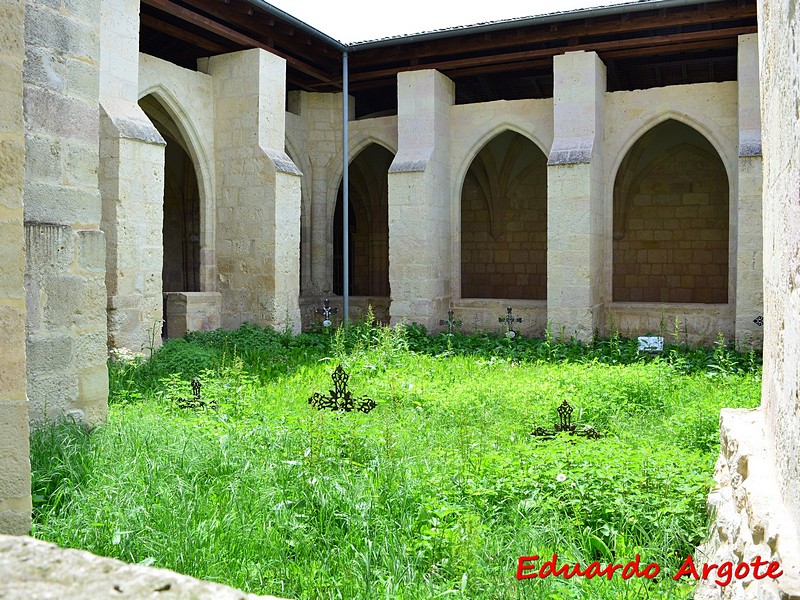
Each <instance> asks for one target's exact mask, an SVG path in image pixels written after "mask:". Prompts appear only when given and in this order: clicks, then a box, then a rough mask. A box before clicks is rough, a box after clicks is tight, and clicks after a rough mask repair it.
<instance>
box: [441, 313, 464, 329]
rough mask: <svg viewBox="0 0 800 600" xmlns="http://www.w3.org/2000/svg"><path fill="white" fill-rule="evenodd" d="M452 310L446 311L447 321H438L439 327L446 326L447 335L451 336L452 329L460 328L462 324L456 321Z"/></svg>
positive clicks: (458, 320)
mask: <svg viewBox="0 0 800 600" xmlns="http://www.w3.org/2000/svg"><path fill="white" fill-rule="evenodd" d="M454 314H455V313H453V311H452V310H448V311H447V319H439V325H447V335H453V327H456V328H458V327H461V325H463V323H462V322H461V320H460V319H456V318H455V316H454Z"/></svg>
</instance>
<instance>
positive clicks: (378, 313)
mask: <svg viewBox="0 0 800 600" xmlns="http://www.w3.org/2000/svg"><path fill="white" fill-rule="evenodd" d="M328 299H329V300H330V303H331V308H334V307H335V308H336V309H337V312H336V313H335V314H334V315H332V317H331V321H332V322H333V326H334V327H336V326H338V325H339V324H340V323H341V322H342V302H343V300H342V297H341V296H330V297H329V298H328ZM324 301H325V298H324V297H323V296H303V297H301V298H300V314H301V316H302V320H303V329H304V330H307V329H310V328H312V327H316V326H321V325H322V319H323V317H322V315H320V314H318V313H317V312H316V311H317V309H318V308H322V304H323V302H324ZM390 302H391V298H388V297H386V296H350V322H351V323H353V322H354V321H361V320H363V319H365V318H366V317H367V313H368V312H369V308H370V307H372V316H373V317H374V319H375V321H377V322H378V323H384V324H386V323H389V304H390Z"/></svg>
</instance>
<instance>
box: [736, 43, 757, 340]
mask: <svg viewBox="0 0 800 600" xmlns="http://www.w3.org/2000/svg"><path fill="white" fill-rule="evenodd" d="M737 64H738V71H739V74H738V81H739V171H738V178H739V181H738V186H737V187H738V191H739V198H738V202H737V203H736V211H737V214H736V215H731V218H732V219H735V222H736V223H737V231H736V252H735V256H736V271H735V273H736V286H735V288H734V289H735V290H736V298H735V303H736V341H737V342H738V343H740V344H742V345H745V344H747V345H754V346H756V347H759V348H760V347H761V344H762V341H763V337H764V336H763V328H762V327H760V326H759V325H758V324H756V323H755V322H754V319H756V318H757V317H759V316H761V315H763V314H764V293H763V268H762V264H763V252H762V241H763V240H762V235H761V113H760V105H759V94H758V90H759V88H758V35H757V34H755V33H753V34H749V35H741V36H739V57H738V61H737Z"/></svg>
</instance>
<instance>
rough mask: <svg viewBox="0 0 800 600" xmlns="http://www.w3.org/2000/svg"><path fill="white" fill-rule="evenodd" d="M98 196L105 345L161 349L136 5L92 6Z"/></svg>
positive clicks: (157, 179)
mask: <svg viewBox="0 0 800 600" xmlns="http://www.w3.org/2000/svg"><path fill="white" fill-rule="evenodd" d="M100 16H101V27H100V49H101V61H100V158H101V160H102V167H101V170H100V177H99V180H100V181H99V183H100V193H101V195H102V198H103V219H102V223H101V228H102V230H103V232H104V233H105V235H106V288H107V291H108V345H109V346H110V347H117V348H120V347H124V348H128V349H130V350H133V351H134V352H139V351H142V350H150V349H151V348H152V347H154V346H159V345H160V344H161V324H162V318H163V316H162V310H163V309H162V306H163V300H162V295H161V271H162V269H163V263H164V260H163V254H164V247H163V243H162V239H161V236H162V228H163V217H164V210H163V203H164V140H163V139H162V138H161V136H160V135H159V133H158V131H156V129H155V127H154V126H153V125H152V123H150V121H149V119H148V118H147V117H146V116H145V114H144V112H143V111H142V109H141V108H140V107H139V105H138V103H137V100H138V92H139V2H138V0H102V3H101V6H100Z"/></svg>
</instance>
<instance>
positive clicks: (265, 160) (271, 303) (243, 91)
mask: <svg viewBox="0 0 800 600" xmlns="http://www.w3.org/2000/svg"><path fill="white" fill-rule="evenodd" d="M208 72H209V74H210V75H211V76H212V77H213V78H214V112H215V129H214V131H215V140H216V147H217V182H218V194H217V252H216V256H217V273H218V276H219V287H218V288H217V291H219V292H221V293H222V326H223V327H226V328H235V327H238V326H239V325H241V324H242V323H244V322H250V323H257V324H259V325H269V326H271V327H274V328H275V329H279V330H282V329H285V328H289V329H291V330H293V331H299V330H300V306H299V303H298V297H299V295H300V183H301V181H300V176H301V173H300V171H299V170H298V168H297V167H296V166H295V165H294V163H293V162H292V161H291V160H290V159H289V157H288V156H287V155H286V153H285V152H284V144H285V135H286V133H285V126H286V114H285V103H286V61H285V60H284V59H282V58H280V57H277V56H274V55H272V54H270V53H268V52H265V51H264V50H259V49H254V50H244V51H242V52H235V53H232V54H226V55H222V56H214V57H212V58H211V59H209V61H208Z"/></svg>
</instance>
